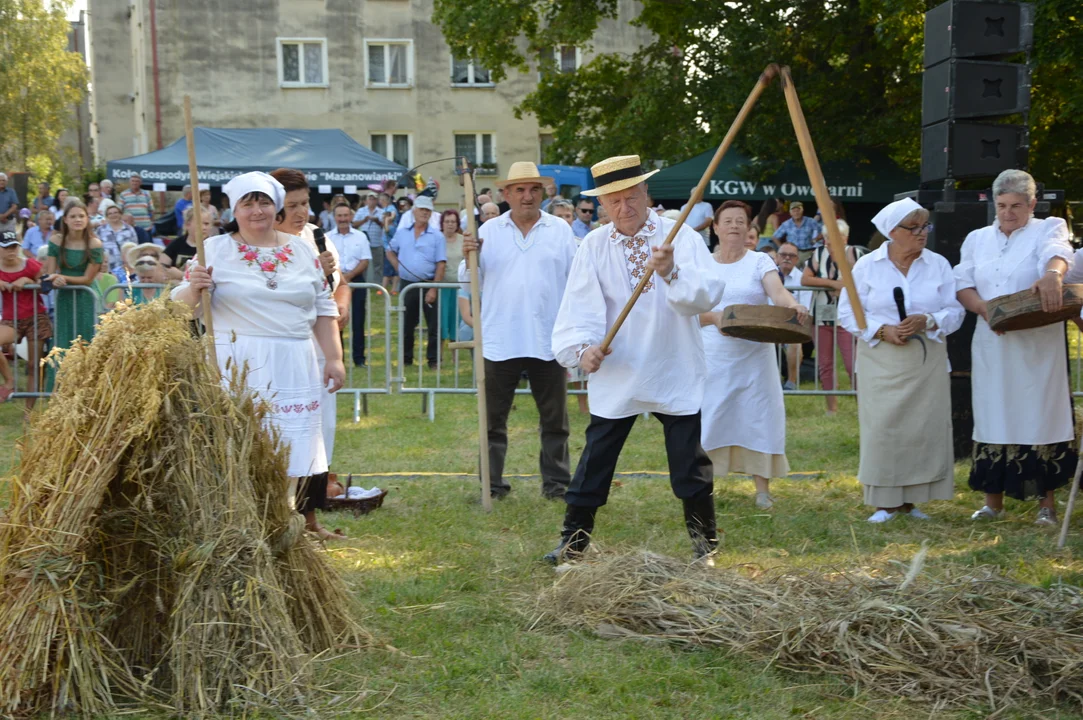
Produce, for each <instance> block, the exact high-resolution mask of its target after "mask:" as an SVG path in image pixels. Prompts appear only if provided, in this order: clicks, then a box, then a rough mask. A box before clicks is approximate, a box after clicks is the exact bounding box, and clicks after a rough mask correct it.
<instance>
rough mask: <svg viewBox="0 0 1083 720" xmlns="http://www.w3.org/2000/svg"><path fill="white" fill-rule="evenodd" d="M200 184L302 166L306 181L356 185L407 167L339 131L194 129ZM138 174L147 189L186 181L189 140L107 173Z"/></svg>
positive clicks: (119, 178) (113, 165)
mask: <svg viewBox="0 0 1083 720" xmlns="http://www.w3.org/2000/svg"><path fill="white" fill-rule="evenodd" d="M195 142H196V163H197V164H198V166H199V182H201V183H207V184H208V185H211V186H214V187H218V186H221V185H224V184H226V183H227V182H229V181H230V180H231V179H232V178H234V177H236V176H237V175H240V174H241V173H246V172H251V171H253V170H263V171H265V172H266V171H270V170H274V169H275V168H280V167H289V168H296V169H298V170H303V171H304V172H305V173H306V174H307V175H308V184H309V185H310V186H311V187H313V188H317V187H319V186H320V185H330V186H331V187H333V188H343V187H345V186H346V185H356V186H358V187H359V188H360V187H365V186H367V185H369V184H370V183H379V182H381V181H383V180H389V179H396V180H397V179H398V178H399V177H401V176H402V174H403V173H404V172H406V170H407V168H405V167H403V166H402V165H399V164H398V163H395V162H392V161H391V160H388V159H387V158H385V157H383V156H382V155H379V154H377V153H375V152H373V151H372V150H369V149H368V148H367V147H365V146H363V145H361V144H360V143H358V142H357V141H356V140H354V139H353V138H351V137H350V136H349V135H347V134H346V133H344V132H343V131H342V130H292V129H281V128H205V127H197V128H195ZM132 173H138V174H139V176H140V177H141V178H142V179H143V186H144V187H145V188H147V189H148V190H149V189H151V187H152V186H153V184H154V183H165V184H166V188H167V189H170V190H179V189H180V188H182V187H183V186H184V185H189V184H191V179H190V178H189V175H188V143H187V142H185V139H184V138H183V137H182V138H180V139H179V140H177V141H176V142H174V143H173V144H171V145H169V146H168V147H164V148H162V149H161V150H155V151H154V152H149V153H146V154H145V155H136V156H134V157H129V158H123V159H121V160H110V161H109V162H108V163H107V165H106V177H108V178H109V179H111V180H113V181H114V182H126V181H127V179H128V176H129V175H131V174H132Z"/></svg>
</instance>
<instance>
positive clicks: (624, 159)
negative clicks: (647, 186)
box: [581, 155, 658, 197]
mask: <svg viewBox="0 0 1083 720" xmlns="http://www.w3.org/2000/svg"><path fill="white" fill-rule="evenodd" d="M656 172H658V171H657V170H651V171H650V172H646V173H645V172H643V168H642V166H641V163H640V161H639V156H638V155H618V156H616V157H611V158H606V159H605V160H602V161H601V162H600V163H595V164H594V165H592V166H591V167H590V174H591V175H593V176H594V184H595V185H596V186H597V187H595V188H594V189H593V190H584V191H583V192H582V193H581V194H582V195H586V196H587V197H597V196H599V195H608V194H609V193H615V192H620V191H621V190H627V189H628V188H630V187H635V186H636V185H638V184H639V183H641V182H643V181H644V180H646V179H647V178H649V177H650V176H651V175H654V174H655V173H656Z"/></svg>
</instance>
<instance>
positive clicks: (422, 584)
mask: <svg viewBox="0 0 1083 720" xmlns="http://www.w3.org/2000/svg"><path fill="white" fill-rule="evenodd" d="M463 355H464V356H465V357H464V358H463V363H464V367H465V362H466V361H467V358H468V355H467V354H466V353H463ZM370 362H371V364H372V365H373V366H374V371H375V372H381V371H382V362H383V357H382V351H381V350H379V349H377V350H376V351H374V352H372V353H370ZM413 372H415V373H416V372H417V370H416V368H415V369H414V371H413ZM426 374H428V371H426ZM466 377H468V376H466ZM359 379H360V377H358V380H359ZM445 381H446V382H451V374H450V370H445V373H444V376H443V377H442V378H441V382H445ZM421 402H422V401H421V398H420V397H419V396H416V395H415V396H409V395H392V396H373V397H371V398H370V399H369V411H370V412H369V415H367V416H363V417H362V418H361V421H360V422H358V423H354V422H353V412H352V411H353V408H352V402H351V399H350V398H341V399H340V400H339V425H338V436H337V447H336V451H335V463H334V465H335V469H336V470H337V471H338V472H339V473H342V474H346V473H350V472H353V473H362V474H374V475H376V476H378V477H375V478H370V477H363V478H359V479H358V482H359V483H360V484H363V485H366V486H370V485H373V484H378V485H380V486H381V487H385V488H388V489H389V490H390V494H389V496H388V498H387V501H386V502H385V504H384V506H383V508H381V509H380V510H378V511H376V512H374V513H372V514H371V515H367V516H364V517H361V518H358V519H355V518H353V517H352V516H350V515H345V514H325V515H324V516H323V522H324V523H325V524H326V525H328V526H330V527H342V528H345V529H346V530H347V531H348V532H349V534H350V536H351V539H349V540H347V541H344V542H339V543H336V544H334V545H333V546H332V547H331V549H330V550H329V555H330V557H331V559H332V562H333V563H334V565H335V566H336V567H337V568H338V569H339V571H340V572H341V573H342V575H343V577H344V578H345V580H346V582H347V583H348V585H349V587H350V590H351V594H352V595H353V597H354V598H356V601H357V608H358V612H359V613H361V618H360V619H361V621H362V623H363V624H364V625H365V627H366V628H368V629H369V630H370V631H372V632H373V633H375V634H376V636H377V637H378V638H379V639H380V641H381V643H383V644H384V645H385V646H386V647H383V648H381V649H376V650H371V651H366V652H363V653H360V654H357V655H354V656H348V657H345V658H342V659H339V660H337V661H335V666H336V667H337V668H339V669H340V670H341V671H343V672H344V673H349V674H350V675H351V676H357V677H360V678H363V682H364V686H365V688H366V689H367V690H368V691H370V693H371V694H370V695H369V697H368V700H367V707H368V708H369V711H368V712H364V713H357V714H356V716H357V717H369V718H395V719H396V720H399V719H402V718H750V719H751V718H756V719H761V718H762V719H773V718H779V719H781V718H795V717H796V718H832V719H836V718H837V719H843V718H846V719H850V718H852V719H855V720H856V719H858V718H860V719H862V720H865V719H867V718H872V717H877V718H897V719H899V720H904V719H905V720H914V719H915V718H918V717H921V718H925V717H937V718H953V719H960V720H961V719H962V718H978V717H985V716H986V715H987V714H988V709H987V708H974V709H973V711H971V712H955V713H936V714H931V713H930V710H931V708H929V707H928V706H925V705H921V704H918V703H914V702H910V701H906V700H903V699H899V698H893V697H888V696H884V695H881V694H878V693H877V692H876V690H875V688H859V689H856V690H855V689H854V688H852V687H850V686H848V685H847V684H845V683H843V682H842V681H840V680H838V679H832V678H825V677H823V676H818V675H808V676H803V675H796V674H792V673H784V672H778V671H775V670H773V669H770V668H767V667H765V666H764V665H762V664H760V663H755V662H749V661H748V660H747V659H745V658H741V657H739V656H730V655H727V654H725V653H723V652H719V651H717V650H688V649H679V648H674V647H669V646H665V645H655V644H642V643H637V642H631V641H612V640H602V639H599V638H596V637H593V636H592V635H590V634H575V633H557V632H555V631H551V630H539V629H535V628H532V624H533V620H534V617H535V616H534V612H533V598H534V597H536V595H537V594H538V592H539V591H541V590H542V589H544V588H545V587H547V586H548V585H549V584H550V583H552V581H553V577H554V576H553V571H552V570H551V569H550V568H548V567H546V566H544V565H542V564H541V563H539V562H538V560H539V558H540V556H541V555H542V554H543V553H545V552H546V551H547V550H549V549H550V548H551V547H552V546H553V545H554V543H555V541H556V539H557V534H558V531H559V525H560V521H561V517H562V513H563V506H562V505H561V504H559V503H553V502H548V501H545V500H543V499H542V498H541V496H540V487H539V482H538V480H537V477H536V473H537V454H538V438H537V412H536V410H535V409H534V405H533V402H532V400H531V399H530V397H529V396H520V397H519V398H517V400H516V403H515V409H514V410H513V411H512V413H511V416H510V419H509V438H510V439H509V445H510V446H509V452H508V458H507V473H508V475H509V476H510V475H523V476H528V477H522V478H513V479H512V480H511V483H512V485H513V487H514V491H513V492H512V494H511V496H510V497H509V498H508V499H507V500H505V501H502V502H499V503H496V505H495V508H494V511H493V512H492V513H491V514H487V513H485V512H484V511H483V510H482V508H481V506H480V505H479V504H478V503H477V502H476V499H477V497H478V495H479V492H478V482H477V479H476V478H474V477H472V476H471V473H473V472H474V471H475V467H476V459H477V440H476V432H477V415H476V408H477V406H476V401H475V399H474V398H473V397H471V396H465V397H460V396H439V397H437V399H436V422H429V421H428V419H427V417H426V415H425V414H424V413H423V412H422V406H421ZM823 402H824V401H823V399H822V398H811V397H790V398H787V402H786V406H787V412H788V417H787V424H788V445H787V447H788V455H789V459H790V462H791V465H792V466H793V470H794V472H795V473H802V476H801V478H800V479H792V480H787V481H784V482H776V483H774V485H773V488H772V491H773V494H774V495H775V496H776V499H777V504H776V507H775V509H774V510H773V511H772V512H770V513H765V512H761V511H758V510H757V509H756V508H755V506H754V505H753V502H752V494H753V489H752V483H751V481H750V480H748V479H744V478H739V477H731V478H727V479H725V480H721V481H719V482H718V483H717V485H716V495H717V500H716V502H717V507H718V523H719V526H720V528H721V529H722V531H723V532H724V536H723V539H722V547H721V552H720V557H719V560H718V562H719V565H721V566H735V565H738V564H742V565H745V566H753V567H760V568H774V567H792V568H797V567H801V568H816V569H820V568H822V569H834V568H844V569H848V568H859V567H877V566H884V565H887V564H889V563H891V562H893V561H906V560H908V559H909V558H910V557H912V556H913V554H914V553H915V552H916V551H917V549H918V548H919V547H920V545H921V543H922V541H924V540H928V541H929V542H930V553H929V559H928V563H927V566H926V572H928V573H934V574H935V573H938V572H943V571H945V570H953V571H958V570H960V569H965V568H970V567H973V566H976V565H983V566H993V567H995V568H997V569H998V570H999V571H1000V572H1002V573H1004V574H1005V575H1007V576H1009V577H1012V578H1015V579H1017V580H1019V581H1022V582H1027V583H1035V584H1039V585H1048V584H1050V583H1053V582H1057V581H1060V580H1064V581H1068V582H1073V583H1079V582H1080V581H1081V580H1083V561H1081V560H1080V559H1079V558H1080V555H1081V554H1083V541H1081V540H1080V538H1079V533H1078V530H1076V532H1075V533H1074V536H1073V537H1072V538H1071V540H1070V542H1069V547H1068V548H1067V549H1066V550H1065V551H1057V550H1056V534H1055V532H1053V531H1051V530H1048V529H1042V528H1037V527H1035V526H1034V525H1033V524H1032V521H1033V518H1034V514H1035V512H1036V506H1035V504H1034V503H1013V502H1011V501H1009V502H1008V516H1007V518H1006V519H1005V520H1003V521H1000V522H996V523H991V524H982V525H974V524H972V523H971V522H970V520H969V514H970V512H972V511H973V510H974V509H975V507H976V506H978V505H979V504H980V497H979V496H978V495H977V494H975V493H972V492H970V491H969V490H967V489H966V473H967V469H968V468H967V467H966V466H965V465H959V466H958V467H957V469H956V488H957V492H956V497H955V499H954V500H952V501H950V502H939V503H931V504H930V505H929V506H927V507H926V508H925V509H926V510H927V511H928V512H929V513H930V514H931V515H932V516H933V519H932V520H931V521H930V522H925V523H921V522H917V521H911V520H910V519H909V518H901V519H898V520H896V521H894V522H892V523H889V524H887V525H883V526H870V525H869V524H868V523H866V522H865V518H866V517H867V516H868V514H869V509H868V508H865V507H863V506H862V505H861V489H860V486H859V485H858V483H857V481H856V478H855V474H856V471H857V463H858V457H857V454H858V434H857V417H856V415H857V413H856V402H855V401H854V400H853V399H851V398H843V399H840V401H839V407H840V412H839V414H838V415H837V416H836V417H834V418H827V417H825V416H824V412H823V408H824V405H823ZM19 405H21V403H10V404H7V405H4V406H0V442H3V443H4V447H9V448H10V447H12V446H13V444H14V440H15V439H16V438H17V437H18V435H19V434H20V432H21V418H22V413H21V407H19ZM569 414H570V417H571V424H572V438H571V452H572V458H573V462H574V461H575V460H577V459H578V455H579V452H580V451H581V450H582V445H583V430H584V428H585V425H586V417H585V416H583V415H581V414H580V413H579V412H578V411H577V409H576V403H575V400H574V399H570V402H569ZM13 458H14V453H13V452H11V453H3V454H0V477H3V476H7V475H9V474H10V471H11V467H12V461H13ZM665 469H666V462H665V456H664V451H663V445H662V431H661V426H660V425H659V424H658V423H657V421H655V420H653V419H652V420H650V421H644V420H642V419H640V420H638V421H637V422H636V425H635V427H634V429H633V430H632V433H631V435H630V437H629V439H628V443H627V445H626V446H625V450H624V453H623V455H622V457H621V462H620V465H619V467H618V470H619V471H622V472H625V473H631V474H630V475H624V476H621V477H620V482H621V485H620V486H619V487H615V488H614V490H613V493H612V495H611V497H610V503H609V505H608V506H606V507H605V508H603V509H602V510H601V512H600V513H599V516H598V525H597V532H596V535H595V540H596V544H597V545H598V546H599V547H601V548H603V549H605V550H609V551H614V550H617V551H619V550H630V549H638V548H645V549H649V550H652V551H655V552H660V553H665V554H668V555H672V556H675V557H682V558H683V557H688V556H689V554H690V545H689V541H688V538H687V535H686V533H685V530H684V527H683V523H682V520H681V510H680V505H679V503H678V501H677V500H676V499H674V498H673V496H672V493H671V492H670V490H669V483H668V480H667V478H666V477H665V476H664V475H663V474H662V473H664V472H665ZM392 473H402V474H401V475H399V474H395V475H392ZM430 473H460V474H462V475H460V476H455V475H441V474H436V475H432V474H430ZM805 473H807V474H805ZM7 484H8V483H7V482H3V481H0V502H4V501H5V500H4V499H5V498H6V496H7V492H8V490H7ZM1061 497H1062V498H1063V497H1064V494H1063V493H1062V494H1061ZM998 717H999V718H1019V719H1022V718H1037V717H1042V718H1049V719H1053V718H1074V717H1080V714H1079V713H1078V711H1077V709H1076V708H1073V707H1071V706H1058V707H1038V706H1035V707H1028V708H1024V709H1022V710H1020V711H1018V712H1016V713H1014V714H1012V713H1004V714H1001V715H998Z"/></svg>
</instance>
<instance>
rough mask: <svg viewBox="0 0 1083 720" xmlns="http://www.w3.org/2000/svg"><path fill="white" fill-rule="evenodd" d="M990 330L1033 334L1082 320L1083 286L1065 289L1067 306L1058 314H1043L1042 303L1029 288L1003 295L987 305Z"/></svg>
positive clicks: (1066, 286)
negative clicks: (1030, 330) (1054, 326)
mask: <svg viewBox="0 0 1083 720" xmlns="http://www.w3.org/2000/svg"><path fill="white" fill-rule="evenodd" d="M987 307H988V310H989V327H990V328H992V329H993V330H998V331H1003V332H1007V331H1009V330H1029V329H1030V328H1038V327H1044V326H1045V325H1053V324H1054V323H1059V322H1064V321H1065V320H1071V319H1072V318H1075V317H1079V312H1080V310H1083V285H1065V286H1064V306H1063V307H1062V308H1061V309H1060V310H1058V311H1057V312H1053V313H1047V312H1043V311H1042V301H1041V298H1039V297H1038V295H1037V294H1036V293H1035V292H1034V291H1033V290H1030V289H1029V288H1028V289H1027V290H1021V291H1020V292H1017V293H1012V294H1011V295H1001V296H1000V297H998V298H993V299H992V300H990V301H989V302H988V303H987Z"/></svg>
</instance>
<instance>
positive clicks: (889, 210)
mask: <svg viewBox="0 0 1083 720" xmlns="http://www.w3.org/2000/svg"><path fill="white" fill-rule="evenodd" d="M915 210H921V205H918V204H917V203H916V202H914V200H913V198H903V199H902V200H896V201H895V202H893V203H891V204H890V205H886V206H885V207H884V208H883V209H882V210H881V211H880V212H878V213H876V217H874V218H873V219H872V224H873V225H875V226H876V229H877V230H879V231H880V234H881V235H883V236H884V237H889V236H890V235H891V231H892V230H894V229H895V228H896V227H898V225H899V223H901V222H902V221H903V218H905V217H906V216H907V215H909V214H910V213H912V212H914V211H915Z"/></svg>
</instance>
